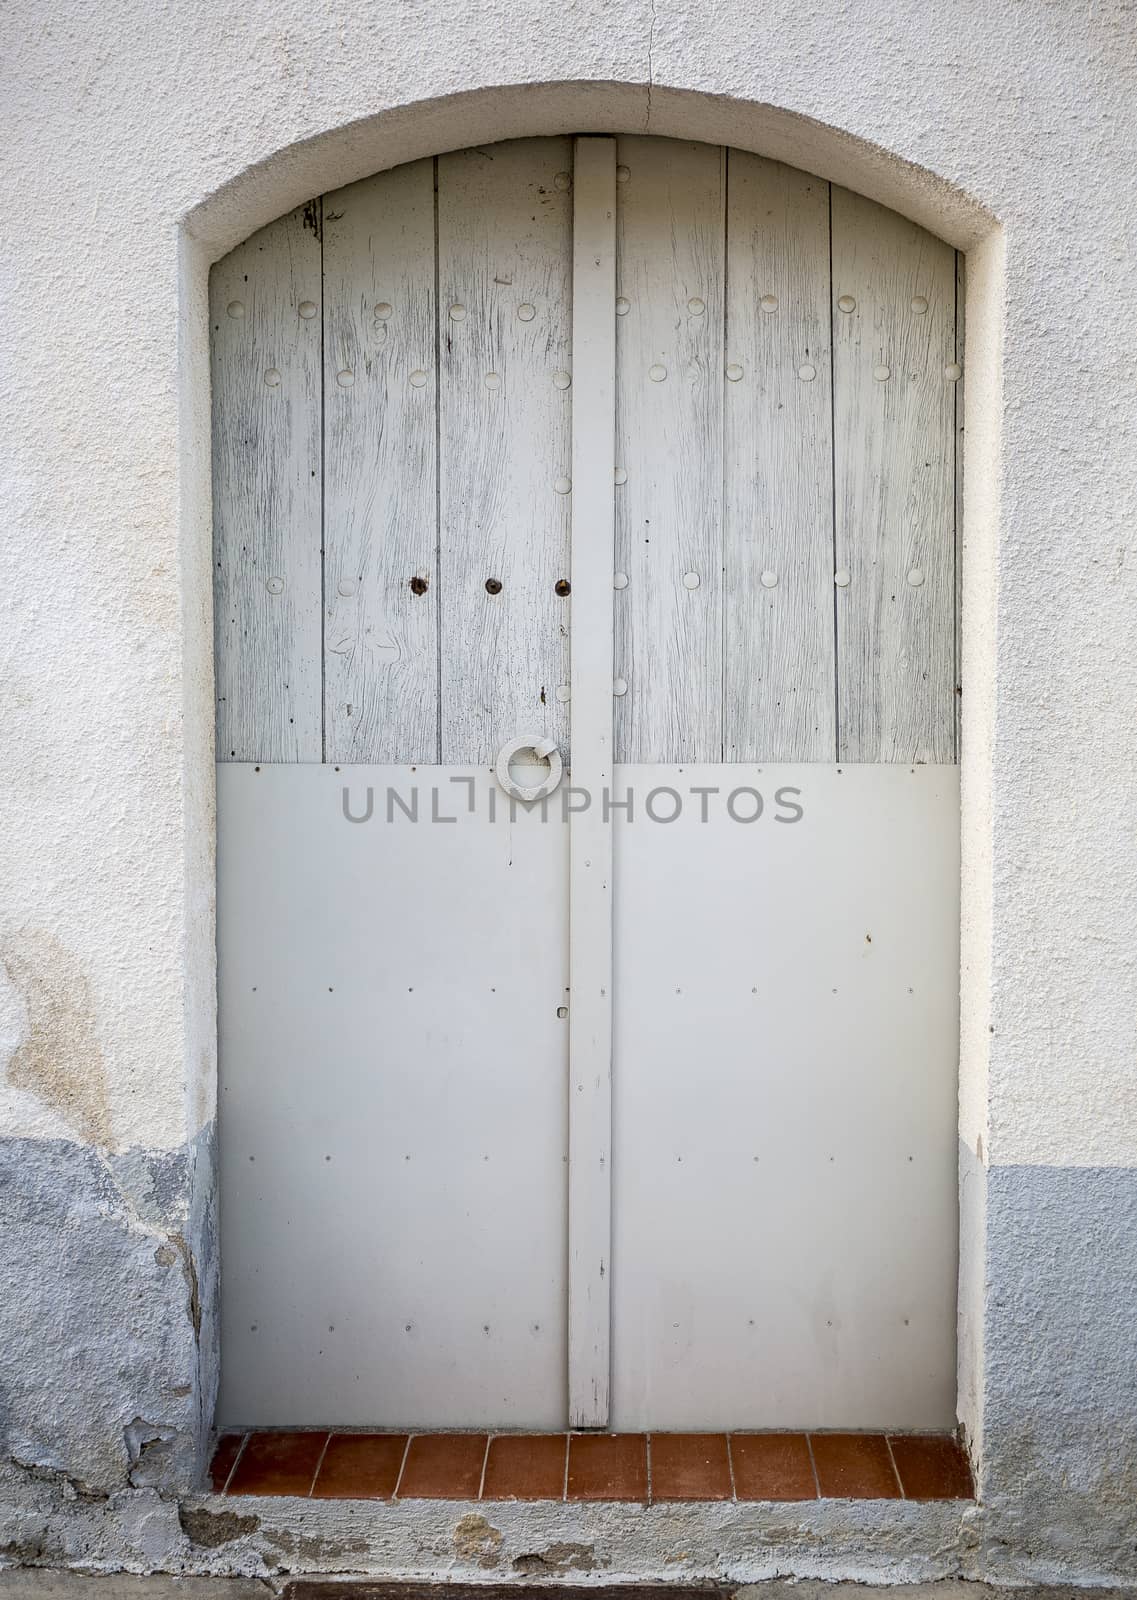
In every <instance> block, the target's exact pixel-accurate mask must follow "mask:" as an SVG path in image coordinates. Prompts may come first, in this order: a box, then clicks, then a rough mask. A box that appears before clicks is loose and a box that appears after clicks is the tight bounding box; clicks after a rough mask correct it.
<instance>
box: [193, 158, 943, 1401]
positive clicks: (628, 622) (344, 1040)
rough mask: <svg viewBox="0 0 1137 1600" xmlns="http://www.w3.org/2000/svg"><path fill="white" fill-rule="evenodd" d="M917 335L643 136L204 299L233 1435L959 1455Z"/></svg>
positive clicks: (415, 210) (928, 450) (283, 232)
mask: <svg viewBox="0 0 1137 1600" xmlns="http://www.w3.org/2000/svg"><path fill="white" fill-rule="evenodd" d="M955 310H956V261H955V256H954V253H953V252H952V251H951V250H950V249H949V248H948V247H947V246H945V245H943V244H942V243H940V242H939V241H938V240H935V239H933V238H931V237H930V236H929V235H928V234H926V233H924V232H922V231H921V230H920V229H918V228H916V227H914V226H913V225H912V224H910V223H907V222H905V221H904V220H903V219H901V218H899V217H897V216H895V215H894V214H892V213H889V212H887V211H884V210H882V209H881V208H880V207H878V206H875V205H873V204H872V203H870V202H868V201H865V200H863V199H860V198H859V197H857V196H854V195H852V194H849V193H847V192H845V191H841V190H838V189H832V190H831V189H830V186H829V185H827V184H825V183H823V182H821V181H820V180H818V179H816V178H813V177H810V176H809V175H807V174H804V173H800V172H797V171H794V170H792V169H789V168H786V167H783V166H779V165H777V164H776V163H772V162H767V161H764V160H762V159H760V158H758V157H755V156H752V155H749V154H745V153H742V152H738V151H733V150H731V151H726V150H722V149H719V148H717V147H712V146H707V145H699V144H681V143H676V142H672V141H662V140H656V139H650V138H646V137H630V136H629V137H626V138H624V137H622V138H619V139H607V138H592V137H588V138H580V139H577V140H575V141H573V140H569V139H536V140H526V141H517V142H511V143H507V144H501V145H491V146H487V147H484V148H480V149H477V150H469V151H462V152H458V153H455V154H451V155H447V156H442V157H439V158H438V159H437V160H435V161H424V162H418V163H415V164H413V165H411V166H407V167H403V168H399V169H396V170H394V171H391V172H387V173H383V174H380V175H379V176H377V177H375V178H373V179H369V180H367V181H365V182H363V183H359V184H355V185H352V186H351V187H350V188H347V189H344V190H342V191H340V192H338V193H336V194H330V195H326V196H324V197H323V198H322V200H320V201H317V202H313V203H312V204H311V205H309V206H307V207H304V208H302V209H301V210H299V211H297V212H296V213H294V214H293V215H291V216H289V217H285V218H282V219H281V220H280V221H279V222H277V223H275V224H273V225H272V226H271V227H269V228H267V229H264V230H262V232H261V233H259V234H257V235H255V236H253V237H252V238H251V239H250V240H249V241H247V243H246V244H244V245H243V246H241V247H240V248H239V249H238V250H236V251H234V252H233V253H232V255H230V256H229V257H227V258H226V259H225V260H224V261H222V262H220V263H219V264H218V266H217V267H216V268H215V269H214V272H213V277H212V283H211V315H212V328H213V339H214V356H213V359H214V480H215V556H216V559H215V614H216V639H217V646H216V655H217V684H218V735H217V737H218V757H219V765H218V843H219V899H218V927H219V934H218V942H219V989H220V1084H221V1096H220V1104H221V1112H220V1139H221V1158H222V1244H223V1362H222V1400H221V1413H222V1420H223V1421H224V1422H226V1423H233V1424H240V1423H244V1424H256V1423H261V1424H264V1423H293V1424H303V1423H316V1424H318V1423H326V1424H331V1423H340V1424H358V1425H371V1426H419V1427H426V1426H444V1425H445V1426H463V1425H465V1426H474V1425H478V1426H486V1425H488V1426H501V1427H559V1426H563V1425H564V1424H565V1423H566V1422H568V1423H571V1424H572V1425H573V1426H586V1427H587V1426H591V1427H597V1426H617V1427H621V1428H631V1427H634V1428H656V1429H662V1428H688V1427H714V1428H722V1427H734V1428H737V1427H763V1426H789V1425H798V1426H810V1427H825V1426H854V1427H855V1426H872V1427H882V1426H889V1427H904V1426H911V1427H927V1426H940V1425H947V1424H949V1423H950V1422H951V1421H952V1419H953V1417H954V1299H955V1259H956V1224H955V1216H956V1200H955V1131H954V1129H955V1115H954V1105H955V1092H956V1090H955V1084H956V1055H957V1037H958V1023H957V1014H956V993H957V979H958V954H957V948H958V844H957V835H958V786H957V782H956V767H955V759H956V696H955V649H956V646H955V638H956V600H955V595H956V577H955V570H956V569H955V543H956V541H955V482H956V462H955V452H956V439H957V430H956V408H957V397H958V380H959V377H960V369H959V366H958V364H957V331H956V315H955Z"/></svg>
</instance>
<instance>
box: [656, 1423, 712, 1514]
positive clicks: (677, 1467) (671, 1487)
mask: <svg viewBox="0 0 1137 1600" xmlns="http://www.w3.org/2000/svg"><path fill="white" fill-rule="evenodd" d="M650 1449H651V1498H652V1501H653V1502H654V1501H656V1500H729V1499H730V1492H731V1491H730V1458H729V1456H728V1455H727V1449H726V1434H725V1433H653V1434H652V1435H651V1441H650Z"/></svg>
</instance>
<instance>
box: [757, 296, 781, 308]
mask: <svg viewBox="0 0 1137 1600" xmlns="http://www.w3.org/2000/svg"><path fill="white" fill-rule="evenodd" d="M758 304H759V305H760V306H761V307H762V310H763V311H766V312H770V311H776V310H777V309H778V297H777V295H776V294H764V295H763V296H762V298H761V300H759V302H758Z"/></svg>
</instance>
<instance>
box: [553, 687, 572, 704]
mask: <svg viewBox="0 0 1137 1600" xmlns="http://www.w3.org/2000/svg"><path fill="white" fill-rule="evenodd" d="M556 695H557V699H558V700H559V701H560V702H561V704H562V705H564V703H565V701H566V700H571V698H572V690H571V689H570V688H569V686H568V684H567V683H558V684H557V688H556Z"/></svg>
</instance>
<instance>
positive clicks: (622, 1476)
mask: <svg viewBox="0 0 1137 1600" xmlns="http://www.w3.org/2000/svg"><path fill="white" fill-rule="evenodd" d="M568 1497H569V1499H570V1500H646V1499H647V1440H646V1439H645V1438H644V1436H643V1434H642V1433H574V1434H571V1435H570V1436H569V1468H568Z"/></svg>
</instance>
